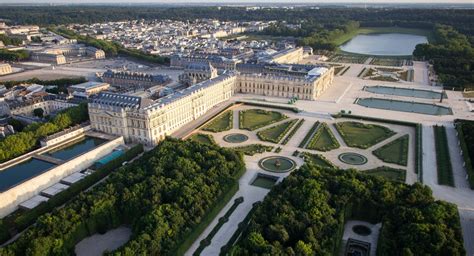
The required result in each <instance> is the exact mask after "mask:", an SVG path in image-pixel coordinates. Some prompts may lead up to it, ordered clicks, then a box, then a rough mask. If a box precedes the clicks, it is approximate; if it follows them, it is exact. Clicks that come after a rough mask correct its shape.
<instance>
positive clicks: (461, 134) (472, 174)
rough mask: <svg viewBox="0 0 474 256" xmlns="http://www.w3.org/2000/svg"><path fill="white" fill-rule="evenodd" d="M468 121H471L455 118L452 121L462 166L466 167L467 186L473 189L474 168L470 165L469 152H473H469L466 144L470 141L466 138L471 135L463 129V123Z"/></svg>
mask: <svg viewBox="0 0 474 256" xmlns="http://www.w3.org/2000/svg"><path fill="white" fill-rule="evenodd" d="M469 122H472V121H470V120H461V119H457V120H455V121H454V125H455V127H456V130H457V132H458V140H459V145H460V146H461V150H462V156H463V158H464V166H465V167H466V172H467V176H468V181H469V186H470V187H471V189H474V168H473V166H472V159H471V154H473V153H474V152H470V151H469V147H468V146H467V145H468V143H471V142H470V141H468V140H469V139H470V138H472V137H471V136H469V134H467V133H466V132H465V130H464V128H465V127H464V125H466V124H467V123H469ZM466 131H469V132H472V130H471V129H470V128H469V127H468V129H466Z"/></svg>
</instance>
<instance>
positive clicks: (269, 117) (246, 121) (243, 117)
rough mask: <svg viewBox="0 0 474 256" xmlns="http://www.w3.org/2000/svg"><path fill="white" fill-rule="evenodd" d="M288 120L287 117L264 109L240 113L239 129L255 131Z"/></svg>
mask: <svg viewBox="0 0 474 256" xmlns="http://www.w3.org/2000/svg"><path fill="white" fill-rule="evenodd" d="M286 118H288V117H287V116H286V115H284V114H282V113H280V112H276V111H267V110H263V109H249V110H242V111H240V112H239V126H240V127H239V128H240V129H244V130H249V131H253V130H256V129H258V128H262V127H264V126H267V125H269V124H273V123H276V122H278V121H281V120H284V119H286Z"/></svg>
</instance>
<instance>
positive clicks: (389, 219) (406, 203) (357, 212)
mask: <svg viewBox="0 0 474 256" xmlns="http://www.w3.org/2000/svg"><path fill="white" fill-rule="evenodd" d="M348 219H358V220H364V221H368V222H371V223H378V222H382V229H381V233H380V237H379V239H378V247H377V255H464V254H465V251H464V247H463V237H462V232H461V226H460V220H459V213H458V210H457V207H456V206H455V205H452V204H450V203H446V202H442V201H436V200H435V199H434V198H433V196H432V193H431V190H430V189H429V188H428V187H427V186H424V185H422V184H420V183H415V184H414V185H406V184H402V183H393V182H389V181H386V180H383V179H382V178H379V177H372V176H368V175H363V174H360V173H358V172H357V171H354V170H336V169H330V168H327V169H321V168H320V167H317V166H315V165H312V164H309V165H304V166H303V167H301V168H300V169H298V170H296V171H295V172H293V173H292V174H291V175H290V176H288V177H287V178H286V179H285V180H283V182H282V183H280V184H279V185H277V186H275V187H273V188H272V190H271V191H270V193H269V194H268V195H267V197H266V198H265V200H264V201H263V202H262V203H261V204H260V205H258V206H257V209H256V210H255V212H254V214H253V215H252V217H251V219H250V222H249V225H248V226H247V228H246V229H245V230H244V233H243V235H242V237H241V239H239V241H238V242H237V244H236V245H235V246H234V247H232V248H231V251H230V254H231V255H339V251H340V246H341V241H342V234H343V227H344V223H345V221H346V220H348Z"/></svg>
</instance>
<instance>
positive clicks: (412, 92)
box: [364, 85, 447, 99]
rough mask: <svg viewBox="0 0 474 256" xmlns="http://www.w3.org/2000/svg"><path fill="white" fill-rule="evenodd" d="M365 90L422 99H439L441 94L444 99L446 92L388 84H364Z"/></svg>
mask: <svg viewBox="0 0 474 256" xmlns="http://www.w3.org/2000/svg"><path fill="white" fill-rule="evenodd" d="M364 90H365V91H368V92H372V93H377V94H385V95H395V96H404V97H413V98H423V99H440V98H441V94H443V98H444V99H446V98H447V96H446V93H442V92H436V91H431V90H419V89H411V88H400V87H389V86H381V85H377V86H365V87H364Z"/></svg>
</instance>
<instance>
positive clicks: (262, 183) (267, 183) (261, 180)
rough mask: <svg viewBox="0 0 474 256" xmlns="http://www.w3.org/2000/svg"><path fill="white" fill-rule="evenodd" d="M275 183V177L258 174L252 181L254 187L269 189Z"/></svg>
mask: <svg viewBox="0 0 474 256" xmlns="http://www.w3.org/2000/svg"><path fill="white" fill-rule="evenodd" d="M277 179H278V178H277ZM275 183H276V180H275V179H272V178H269V177H265V176H262V175H258V176H257V178H255V180H254V181H253V182H252V185H253V186H256V187H261V188H266V189H271V188H272V187H273V186H274V185H275Z"/></svg>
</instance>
